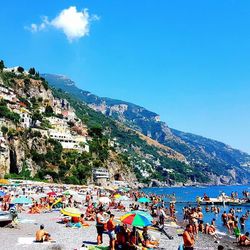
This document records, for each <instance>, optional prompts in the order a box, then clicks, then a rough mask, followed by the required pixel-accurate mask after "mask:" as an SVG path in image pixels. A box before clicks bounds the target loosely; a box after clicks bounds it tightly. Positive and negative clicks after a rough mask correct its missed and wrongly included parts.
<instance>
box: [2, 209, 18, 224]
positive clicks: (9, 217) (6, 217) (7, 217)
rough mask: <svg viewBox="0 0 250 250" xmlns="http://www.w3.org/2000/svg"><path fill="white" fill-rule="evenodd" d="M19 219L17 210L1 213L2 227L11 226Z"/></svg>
mask: <svg viewBox="0 0 250 250" xmlns="http://www.w3.org/2000/svg"><path fill="white" fill-rule="evenodd" d="M16 217H17V212H16V210H15V209H11V210H10V211H0V227H4V226H6V225H8V224H10V223H11V222H12V221H13V220H14V219H15V218H16Z"/></svg>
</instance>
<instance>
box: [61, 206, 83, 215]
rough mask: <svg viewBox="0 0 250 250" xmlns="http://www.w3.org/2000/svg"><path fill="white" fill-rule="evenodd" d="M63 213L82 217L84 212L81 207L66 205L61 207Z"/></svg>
mask: <svg viewBox="0 0 250 250" xmlns="http://www.w3.org/2000/svg"><path fill="white" fill-rule="evenodd" d="M61 213H62V214H64V215H67V216H71V217H80V216H81V214H82V212H81V211H80V210H79V209H77V208H74V207H66V208H64V209H61Z"/></svg>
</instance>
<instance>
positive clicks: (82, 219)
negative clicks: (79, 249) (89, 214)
mask: <svg viewBox="0 0 250 250" xmlns="http://www.w3.org/2000/svg"><path fill="white" fill-rule="evenodd" d="M79 222H80V223H81V224H82V226H84V227H88V226H89V224H88V223H87V222H85V221H84V215H83V214H81V216H80V218H79Z"/></svg>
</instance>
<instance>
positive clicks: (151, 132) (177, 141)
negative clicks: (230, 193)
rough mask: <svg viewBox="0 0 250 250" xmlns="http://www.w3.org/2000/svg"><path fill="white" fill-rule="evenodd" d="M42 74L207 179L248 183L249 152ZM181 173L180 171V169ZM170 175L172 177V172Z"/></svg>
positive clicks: (127, 104)
mask: <svg viewBox="0 0 250 250" xmlns="http://www.w3.org/2000/svg"><path fill="white" fill-rule="evenodd" d="M42 76H43V77H44V78H45V79H46V80H47V81H48V83H49V84H50V85H51V86H53V87H55V88H57V89H61V90H63V91H65V92H66V93H68V94H70V95H72V96H74V97H75V98H77V99H78V100H81V101H83V102H84V103H86V104H87V105H88V106H89V107H90V108H92V109H93V110H95V111H98V112H101V113H102V114H104V115H105V116H107V117H111V118H113V119H115V120H116V121H119V122H120V123H122V124H124V125H125V126H128V127H129V128H131V129H133V130H135V131H138V132H139V133H141V134H143V135H144V136H146V137H148V138H151V139H152V140H154V141H157V142H158V143H159V144H161V145H164V146H166V147H168V148H169V150H172V151H173V152H176V153H178V154H179V155H181V156H183V159H185V164H187V165H188V166H190V167H191V169H195V171H196V172H197V171H198V172H199V173H201V174H202V175H205V176H206V181H207V182H210V183H215V184H231V183H248V178H249V177H250V174H249V172H250V168H249V166H250V156H249V155H248V154H246V153H244V152H241V151H239V150H237V149H233V148H231V147H230V146H228V145H226V144H224V143H221V142H218V141H215V140H211V139H208V138H204V137H202V136H197V135H194V134H190V133H184V132H181V131H177V130H175V129H172V128H169V127H168V126H167V124H166V123H165V122H162V121H160V116H159V115H158V114H156V113H154V112H151V111H149V110H147V109H145V108H143V107H141V106H138V105H135V104H132V103H129V102H125V101H120V100H114V99H110V98H106V97H98V96H96V95H94V94H92V93H90V92H88V91H85V90H81V89H79V88H78V87H77V86H76V84H75V83H74V82H73V81H72V80H70V79H68V78H67V77H65V76H62V75H53V74H43V75H42ZM177 160H178V159H177ZM179 172H180V173H181V170H180V169H179ZM169 173H170V172H169ZM159 175H161V173H159ZM168 176H172V175H171V173H170V174H169V175H168ZM191 180H192V181H193V182H195V181H197V179H196V177H195V176H192V177H191Z"/></svg>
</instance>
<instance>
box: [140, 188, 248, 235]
mask: <svg viewBox="0 0 250 250" xmlns="http://www.w3.org/2000/svg"><path fill="white" fill-rule="evenodd" d="M245 190H246V191H249V192H250V186H249V185H242V186H239V185H237V186H198V187H188V186H185V187H162V188H144V189H142V191H143V192H145V193H146V194H149V193H154V194H156V195H164V196H165V195H172V194H175V197H176V201H177V203H176V211H177V214H176V216H177V219H178V220H179V221H182V220H183V213H182V209H183V207H184V206H188V205H191V206H192V207H194V206H196V204H195V202H196V198H197V196H200V197H203V195H204V194H205V193H206V194H207V195H208V196H209V197H211V198H216V197H218V196H219V195H220V194H221V193H222V192H223V193H225V194H226V195H228V196H231V193H232V192H237V193H238V197H239V198H242V197H243V195H242V191H245ZM163 200H164V201H166V202H169V201H170V198H167V197H164V198H163ZM178 201H179V202H182V203H178ZM166 206H168V204H166ZM202 207H203V209H202V212H203V215H204V219H203V220H204V223H209V224H210V223H211V221H212V219H213V218H215V219H216V227H217V230H218V231H219V232H220V233H221V234H225V233H227V229H226V228H225V227H224V226H223V224H222V220H221V214H222V213H223V212H224V211H226V212H228V211H229V209H230V208H231V207H233V208H234V209H235V210H236V208H241V209H242V211H241V212H236V215H238V217H239V218H240V217H241V215H242V214H245V213H246V212H247V210H250V205H249V206H244V205H241V206H227V205H225V206H223V205H222V206H219V207H220V213H219V214H215V213H212V212H206V211H205V206H202ZM245 231H250V217H249V218H248V220H247V221H246V226H245ZM242 233H244V231H242Z"/></svg>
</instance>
